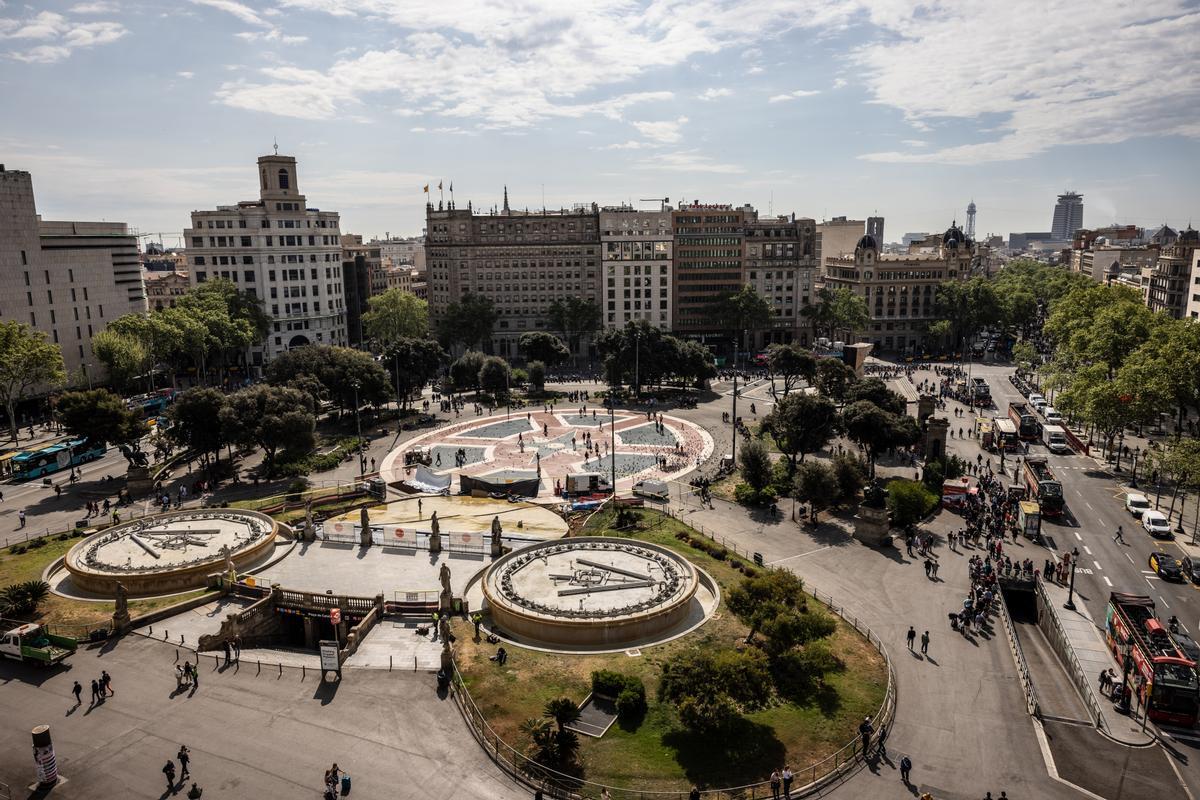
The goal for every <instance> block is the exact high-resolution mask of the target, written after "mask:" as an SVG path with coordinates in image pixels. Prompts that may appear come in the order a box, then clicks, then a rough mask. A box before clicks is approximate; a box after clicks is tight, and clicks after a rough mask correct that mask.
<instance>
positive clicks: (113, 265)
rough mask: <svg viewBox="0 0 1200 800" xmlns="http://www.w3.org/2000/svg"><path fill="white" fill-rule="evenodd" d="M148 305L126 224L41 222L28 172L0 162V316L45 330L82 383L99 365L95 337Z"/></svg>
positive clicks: (94, 374) (97, 374)
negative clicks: (121, 317) (5, 166)
mask: <svg viewBox="0 0 1200 800" xmlns="http://www.w3.org/2000/svg"><path fill="white" fill-rule="evenodd" d="M145 310H146V292H145V287H144V285H143V283H142V269H141V265H140V264H139V262H138V248H137V239H136V238H134V237H133V236H132V235H130V233H129V230H128V228H127V227H126V225H125V223H122V222H51V221H47V220H43V219H41V218H39V216H38V213H37V207H36V205H35V203H34V195H33V177H32V176H31V175H30V173H28V172H25V171H22V170H7V169H5V168H4V165H3V164H0V319H4V320H15V321H17V322H23V323H26V324H28V325H30V326H31V327H33V328H35V329H36V330H39V331H42V332H43V333H45V334H46V339H47V341H50V342H53V343H54V344H57V345H58V347H59V349H60V350H62V356H63V362H64V365H65V367H66V371H67V378H68V381H69V382H70V383H71V384H72V385H75V386H86V385H87V383H88V379H89V377H90V378H91V379H92V380H95V379H96V378H97V377H101V375H102V370H103V367H102V366H101V365H100V363H99V362H98V360H97V359H96V358H95V356H93V354H92V337H93V336H94V335H96V334H97V333H99V332H100V331H102V330H104V327H105V326H106V325H107V324H108V323H109V322H111V321H112V320H114V319H116V318H117V317H119V316H121V315H123V314H129V313H144V312H145Z"/></svg>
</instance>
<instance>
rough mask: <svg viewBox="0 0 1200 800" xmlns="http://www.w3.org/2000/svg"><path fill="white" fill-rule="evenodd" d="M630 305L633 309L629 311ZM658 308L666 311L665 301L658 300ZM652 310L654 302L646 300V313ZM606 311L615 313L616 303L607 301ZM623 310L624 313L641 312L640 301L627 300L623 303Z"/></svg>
mask: <svg viewBox="0 0 1200 800" xmlns="http://www.w3.org/2000/svg"><path fill="white" fill-rule="evenodd" d="M630 303H632V304H633V308H632V309H630V307H629V306H630ZM658 307H659V308H660V309H661V310H664V311H665V310H666V308H667V301H666V300H660V301H659V302H658ZM653 309H654V301H653V300H647V301H646V310H647V311H651V310H653ZM608 310H609V311H616V310H617V304H616V302H614V301H612V300H609V301H608ZM625 310H626V311H630V310H632V311H641V310H642V301H641V300H627V301H625ZM609 321H610V322H611V320H609Z"/></svg>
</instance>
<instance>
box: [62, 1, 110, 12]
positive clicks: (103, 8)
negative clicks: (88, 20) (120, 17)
mask: <svg viewBox="0 0 1200 800" xmlns="http://www.w3.org/2000/svg"><path fill="white" fill-rule="evenodd" d="M117 10H118V9H117V4H116V3H107V2H95V3H76V4H75V5H73V6H71V9H70V11H71V13H72V14H115V13H117Z"/></svg>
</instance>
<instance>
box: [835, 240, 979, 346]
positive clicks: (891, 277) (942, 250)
mask: <svg viewBox="0 0 1200 800" xmlns="http://www.w3.org/2000/svg"><path fill="white" fill-rule="evenodd" d="M941 239H942V243H941V245H940V246H939V247H938V251H937V252H936V253H931V252H918V253H908V254H904V255H891V254H883V253H881V252H880V247H879V244H878V243H877V242H876V241H875V240H874V239H873V238H872V237H870V236H866V235H864V236H862V237H861V238H860V239H859V241H858V244H857V246H856V247H855V248H854V254H853V255H852V256H842V257H840V258H831V259H826V272H825V283H826V285H827V286H831V287H845V288H847V289H849V290H850V291H852V292H854V293H855V294H856V295H858V296H859V297H862V298H863V300H864V301H865V302H866V304H867V313H868V315H869V317H870V322H869V323H868V330H867V332H866V334H865V335H862V336H859V337H858V338H859V341H867V342H872V343H874V345H875V350H876V351H886V352H899V353H913V352H920V351H921V349H922V348H925V347H927V346H928V347H932V346H934V345H935V344H936V343H935V342H932V341H930V340H929V339H930V337H929V335H928V334H927V333H926V326H927V325H928V324H929V323H930V322H933V321H935V320H936V319H938V317H937V316H936V315H935V314H934V298H935V296H936V293H937V287H938V284H940V283H942V282H943V281H947V280H963V279H965V278H967V277H969V275H970V272H971V262H972V258H973V257H974V244H973V243H972V242H971V241H970V240H969V239H967V237H966V236H965V235H964V234H963V232H962V230H960V229H959V228H958V227H956V226H951V227H950V229H949V230H947V231H946V232H945V233H944V234H943V235H942V237H941Z"/></svg>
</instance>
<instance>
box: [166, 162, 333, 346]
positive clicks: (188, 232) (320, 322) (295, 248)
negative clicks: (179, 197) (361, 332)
mask: <svg viewBox="0 0 1200 800" xmlns="http://www.w3.org/2000/svg"><path fill="white" fill-rule="evenodd" d="M258 175H259V198H258V199H257V200H247V201H243V202H239V203H238V204H237V205H233V206H218V207H217V208H216V209H214V210H204V211H193V212H192V224H191V227H190V228H187V229H185V230H184V232H183V236H184V241H185V242H186V244H187V252H188V260H189V264H188V268H189V270H190V277H191V282H192V285H196V284H200V283H204V282H205V281H207V280H212V279H215V278H223V279H226V280H230V281H232V282H233V284H234V286H236V287H237V288H238V289H240V290H242V291H245V292H248V293H250V294H252V295H254V296H255V297H258V298H259V299H261V300H262V301H263V303H264V304H265V306H266V311H267V313H268V314H269V315H270V316H271V317H272V324H271V332H270V334H269V335H268V337H267V340H266V341H265V342H264V343H263V344H262V345H258V346H255V347H254V348H252V349H251V352H250V363H251V364H253V365H254V366H256V367H258V366H262V365H263V364H265V363H266V362H268V361H270V360H271V359H272V358H274V357H275V356H276V355H278V354H280V353H282V352H284V351H286V350H289V349H291V348H293V347H301V346H303V345H307V344H332V345H346V344H347V343H348V341H349V340H348V338H347V333H346V304H345V295H344V291H343V278H342V244H341V231H340V230H339V227H338V226H339V218H338V214H337V212H334V211H321V210H319V209H316V208H310V207H309V206H308V204H307V201H306V199H305V197H304V195H303V194H301V193H300V187H299V183H298V180H297V171H296V159H295V158H293V157H291V156H281V155H267V156H262V157H260V158H259V159H258Z"/></svg>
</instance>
